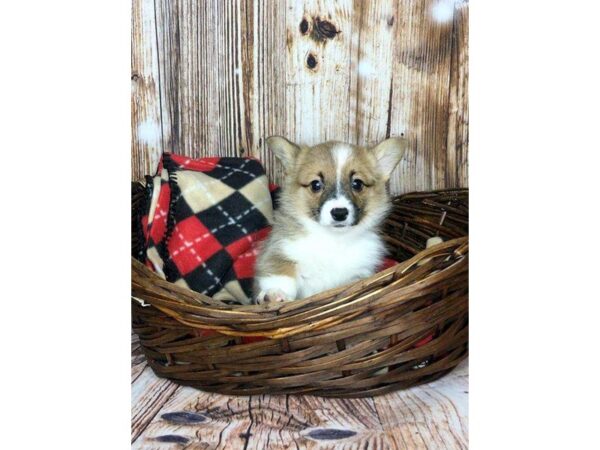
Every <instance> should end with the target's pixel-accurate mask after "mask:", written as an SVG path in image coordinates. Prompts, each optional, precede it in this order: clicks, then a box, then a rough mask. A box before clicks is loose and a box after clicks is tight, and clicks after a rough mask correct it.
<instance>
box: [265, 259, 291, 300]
mask: <svg viewBox="0 0 600 450" xmlns="http://www.w3.org/2000/svg"><path fill="white" fill-rule="evenodd" d="M263 264H264V263H263ZM264 265H266V266H267V267H263V268H262V269H263V270H259V273H258V274H257V277H256V285H257V289H256V290H257V292H258V293H257V295H256V303H268V302H284V301H287V300H295V299H296V296H297V294H298V285H297V282H296V265H295V264H294V263H292V262H290V261H287V260H284V259H280V258H272V259H271V260H270V261H268V264H264Z"/></svg>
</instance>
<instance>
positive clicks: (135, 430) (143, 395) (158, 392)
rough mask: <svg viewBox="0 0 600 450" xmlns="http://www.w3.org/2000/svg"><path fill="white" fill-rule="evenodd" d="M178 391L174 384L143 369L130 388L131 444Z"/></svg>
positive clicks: (148, 368)
mask: <svg viewBox="0 0 600 450" xmlns="http://www.w3.org/2000/svg"><path fill="white" fill-rule="evenodd" d="M178 389H181V388H180V387H179V386H178V385H176V384H175V383H173V382H171V381H169V380H165V379H164V378H158V377H156V375H154V373H153V372H152V369H150V367H145V368H144V370H143V371H142V373H141V374H140V375H139V376H138V377H137V378H136V380H135V381H134V382H133V384H132V386H131V441H132V442H133V441H134V440H135V439H136V438H137V437H138V436H139V435H140V433H141V432H142V430H144V429H145V428H146V426H147V425H148V423H149V422H150V421H151V420H152V419H153V418H154V416H155V415H156V413H157V412H158V411H159V410H160V409H161V408H162V406H163V405H164V403H165V402H166V401H167V400H168V399H169V398H171V396H172V395H173V393H175V392H176V391H177V390H178Z"/></svg>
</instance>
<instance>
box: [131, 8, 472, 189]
mask: <svg viewBox="0 0 600 450" xmlns="http://www.w3.org/2000/svg"><path fill="white" fill-rule="evenodd" d="M132 20H133V28H132V30H133V34H132V53H133V54H132V76H131V80H132V128H133V133H132V178H133V179H140V178H141V177H142V176H143V175H144V174H146V173H152V172H153V171H154V170H155V168H156V162H157V160H158V158H159V156H160V154H161V152H163V151H172V152H174V153H179V154H184V155H189V156H192V157H199V156H205V155H227V156H247V155H252V156H256V157H258V158H260V159H261V160H262V161H263V162H264V164H265V166H266V167H267V170H268V172H269V174H270V176H271V177H272V178H273V179H274V180H275V181H279V180H280V176H281V168H280V167H279V165H278V163H277V162H275V161H274V160H273V157H272V155H270V154H269V152H268V150H267V149H266V146H265V138H266V137H268V136H270V135H273V134H281V135H284V136H287V137H288V138H290V139H292V140H296V141H297V142H303V143H306V144H316V143H318V142H321V141H324V140H329V139H335V140H342V141H346V142H351V143H357V144H361V145H364V144H372V143H375V142H377V141H379V140H382V139H384V138H386V137H388V136H397V135H401V134H403V135H405V136H406V137H407V138H408V139H409V141H410V143H411V146H410V151H409V152H408V154H407V155H406V157H405V158H404V160H403V161H402V162H401V164H400V165H399V166H398V168H397V169H396V171H395V173H394V175H393V177H392V182H391V188H392V191H393V192H395V193H401V192H407V191H413V190H429V189H440V188H450V187H466V186H467V179H468V170H467V169H468V166H467V151H468V95H467V94H468V91H467V85H468V2H467V1H462V0H461V1H458V0H435V1H431V0H371V1H363V0H336V1H325V0H302V1H293V0H287V1H283V0H280V1H278V0H268V1H259V0H239V1H236V0H227V1H225V0H204V1H199V0H133V14H132Z"/></svg>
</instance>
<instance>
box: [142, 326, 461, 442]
mask: <svg viewBox="0 0 600 450" xmlns="http://www.w3.org/2000/svg"><path fill="white" fill-rule="evenodd" d="M131 362H132V371H131V382H132V388H131V404H132V406H131V440H132V448H133V449H161V450H171V449H173V450H175V449H177V450H179V449H189V450H192V449H194V450H196V449H198V450H200V449H203V450H212V449H257V450H263V449H287V448H289V449H364V450H366V449H420V448H429V449H455V448H467V447H468V432H467V429H468V393H469V388H468V364H467V361H463V362H462V363H461V364H460V365H459V366H458V367H457V368H456V369H455V370H454V371H453V372H451V373H450V374H448V375H446V376H445V377H444V378H442V379H440V380H437V381H435V382H433V383H429V384H425V385H422V386H418V387H415V388H412V389H409V390H405V391H400V392H396V393H393V394H387V395H385V396H380V397H374V398H365V399H324V398H319V397H314V396H289V395H280V396H269V395H259V396H250V397H230V396H225V395H218V394H209V393H205V392H201V391H198V390H195V389H192V388H188V387H181V386H178V385H176V384H174V383H172V382H170V381H167V380H164V379H160V378H157V377H156V376H155V375H154V373H153V372H152V370H151V369H150V368H149V367H148V366H147V365H146V363H145V362H144V357H143V355H142V354H141V349H140V345H139V342H138V339H137V336H135V335H133V337H132V358H131Z"/></svg>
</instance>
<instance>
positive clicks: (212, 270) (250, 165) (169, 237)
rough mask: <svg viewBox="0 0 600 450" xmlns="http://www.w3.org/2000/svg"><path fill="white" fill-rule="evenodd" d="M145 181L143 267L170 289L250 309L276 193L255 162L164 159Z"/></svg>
mask: <svg viewBox="0 0 600 450" xmlns="http://www.w3.org/2000/svg"><path fill="white" fill-rule="evenodd" d="M146 181H147V183H146V189H147V194H146V195H147V197H148V199H149V200H148V202H147V205H148V211H147V214H144V215H143V217H142V227H143V233H144V238H145V242H146V251H145V256H146V264H147V265H148V266H149V267H150V268H152V269H154V270H155V271H156V272H157V273H158V274H159V275H160V276H161V277H163V278H164V279H166V280H167V281H170V282H173V283H175V284H177V285H180V286H184V287H187V288H189V289H192V290H195V291H197V292H201V293H203V294H206V295H208V296H210V297H213V298H215V299H219V300H223V301H225V302H228V303H246V304H247V303H250V298H251V291H252V279H253V275H254V263H255V260H256V254H257V245H258V243H259V242H260V241H261V240H263V239H264V238H265V237H266V236H267V234H268V233H269V231H270V223H271V222H272V217H273V204H274V196H275V194H276V192H277V189H276V186H274V185H269V183H268V180H267V177H266V174H265V171H264V169H263V167H262V166H261V164H260V163H259V162H258V161H257V160H255V159H251V158H218V157H215V158H202V159H190V158H187V157H183V156H177V155H171V154H168V153H166V154H164V155H163V158H162V160H161V161H160V163H159V167H158V170H157V174H156V175H155V176H154V177H146Z"/></svg>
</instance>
